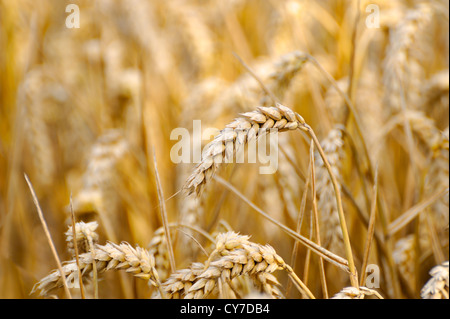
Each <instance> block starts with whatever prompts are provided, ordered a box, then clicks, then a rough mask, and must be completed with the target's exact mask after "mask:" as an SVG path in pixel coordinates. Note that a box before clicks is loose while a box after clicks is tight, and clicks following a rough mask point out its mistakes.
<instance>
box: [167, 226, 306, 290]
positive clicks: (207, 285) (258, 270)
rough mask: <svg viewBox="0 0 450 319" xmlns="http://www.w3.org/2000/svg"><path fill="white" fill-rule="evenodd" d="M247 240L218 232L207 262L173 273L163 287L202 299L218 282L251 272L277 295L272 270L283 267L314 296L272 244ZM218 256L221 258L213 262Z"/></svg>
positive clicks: (239, 236) (257, 280) (298, 283)
mask: <svg viewBox="0 0 450 319" xmlns="http://www.w3.org/2000/svg"><path fill="white" fill-rule="evenodd" d="M248 239H249V237H248V236H242V235H239V234H237V233H234V232H229V233H225V234H220V235H218V237H217V241H216V249H215V250H214V252H213V253H211V255H210V256H211V257H210V259H209V260H208V262H207V264H206V265H203V264H200V263H194V264H193V265H192V266H191V267H190V268H189V269H183V270H180V271H178V272H176V273H174V274H172V276H171V277H169V279H168V280H167V281H166V282H165V283H163V290H164V291H165V293H166V294H167V296H168V297H169V298H179V297H183V298H185V299H201V298H206V297H207V296H208V295H209V294H210V293H211V292H212V291H213V290H214V289H216V287H217V286H218V284H219V281H220V282H222V283H231V281H232V280H233V279H234V278H236V277H239V276H243V275H248V276H250V277H251V278H252V279H253V280H254V282H255V283H256V284H257V285H260V286H262V287H263V290H264V291H265V292H266V293H269V294H271V295H274V293H275V295H278V292H277V290H276V289H273V287H272V286H273V285H277V284H278V281H277V280H276V278H275V277H274V276H273V275H271V273H273V272H274V271H276V270H283V269H284V270H286V271H287V272H288V274H289V275H290V276H291V278H293V280H294V282H295V283H296V284H297V285H299V286H300V289H301V290H302V291H303V292H305V294H306V295H307V296H308V297H310V298H314V296H313V295H312V293H311V292H310V291H309V289H308V288H307V287H306V286H305V285H304V284H303V283H302V282H301V280H300V279H299V278H298V277H297V276H296V275H295V273H294V272H293V270H292V268H291V267H290V266H289V265H287V264H286V263H285V262H284V260H283V258H281V257H280V256H279V255H278V254H277V253H276V252H275V250H274V249H273V248H272V247H271V246H269V245H266V246H262V245H259V244H255V243H252V242H250V241H249V240H248ZM218 255H219V256H220V257H219V258H217V259H215V260H214V261H211V259H212V258H214V256H218Z"/></svg>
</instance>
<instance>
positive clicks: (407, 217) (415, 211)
mask: <svg viewBox="0 0 450 319" xmlns="http://www.w3.org/2000/svg"><path fill="white" fill-rule="evenodd" d="M448 192H449V189H448V188H445V189H443V190H441V191H439V192H437V193H435V194H434V195H432V196H430V197H429V198H427V199H424V200H423V201H421V202H420V203H418V204H416V205H414V206H413V207H411V208H410V209H408V210H407V211H406V212H404V213H403V214H402V215H401V216H399V217H398V218H397V219H395V220H394V221H393V222H391V223H390V224H389V226H388V230H387V236H388V237H391V236H392V235H394V234H395V233H397V232H398V231H399V230H400V229H402V228H403V227H405V226H406V225H407V224H409V223H410V222H411V221H412V220H414V218H416V217H417V216H418V215H419V214H420V213H421V212H422V211H424V210H425V208H427V207H428V206H430V205H432V204H433V203H434V202H436V201H437V200H438V199H439V198H441V197H442V196H444V195H446V194H448Z"/></svg>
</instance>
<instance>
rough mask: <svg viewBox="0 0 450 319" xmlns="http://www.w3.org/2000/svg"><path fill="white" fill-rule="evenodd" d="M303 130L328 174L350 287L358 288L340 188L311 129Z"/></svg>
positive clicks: (306, 127)
mask: <svg viewBox="0 0 450 319" xmlns="http://www.w3.org/2000/svg"><path fill="white" fill-rule="evenodd" d="M304 128H305V129H306V130H307V132H308V133H309V135H310V136H311V138H312V139H313V141H314V144H315V145H316V147H317V150H318V151H319V154H320V156H321V157H322V160H323V163H324V164H325V167H326V168H327V171H328V174H329V175H330V179H331V183H332V184H333V188H334V192H335V195H336V204H337V209H338V214H339V222H340V224H341V230H342V237H343V239H344V245H345V254H346V257H347V260H348V267H349V269H350V282H351V284H352V286H354V287H355V288H358V287H359V285H358V275H357V272H356V268H355V263H354V261H353V253H352V247H351V244H350V237H349V235H348V229H347V223H346V222H345V215H344V209H343V207H342V198H341V191H340V187H339V185H338V182H337V179H336V176H334V174H333V171H332V169H331V166H330V163H329V162H328V160H327V158H326V156H325V153H324V151H323V149H322V146H321V145H320V142H319V140H318V139H317V136H316V134H315V133H314V131H313V129H312V128H311V127H310V126H309V125H307V124H304Z"/></svg>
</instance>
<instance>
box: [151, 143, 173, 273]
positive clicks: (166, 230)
mask: <svg viewBox="0 0 450 319" xmlns="http://www.w3.org/2000/svg"><path fill="white" fill-rule="evenodd" d="M153 165H154V168H155V181H156V188H157V191H158V198H159V204H160V210H161V220H162V223H163V226H164V235H165V236H166V242H167V250H168V253H169V261H170V268H171V270H172V272H175V270H176V269H177V268H176V266H175V256H174V253H173V246H172V239H171V238H170V231H169V221H168V218H167V211H166V203H165V201H164V194H163V191H162V187H161V181H160V179H159V173H158V166H157V163H156V154H155V149H153Z"/></svg>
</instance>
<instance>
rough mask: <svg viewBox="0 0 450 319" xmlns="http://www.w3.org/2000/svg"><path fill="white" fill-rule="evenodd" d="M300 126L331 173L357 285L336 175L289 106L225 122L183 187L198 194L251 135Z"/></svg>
mask: <svg viewBox="0 0 450 319" xmlns="http://www.w3.org/2000/svg"><path fill="white" fill-rule="evenodd" d="M297 128H299V129H301V130H302V131H304V132H306V133H307V134H308V135H309V136H310V137H311V139H312V140H313V142H314V144H315V146H316V147H317V149H318V151H319V154H320V156H321V157H322V159H323V162H324V165H325V167H326V169H327V171H328V174H329V175H330V179H331V183H332V184H333V188H334V191H335V197H336V204H337V209H338V214H339V221H340V226H341V229H342V235H343V240H344V246H345V253H346V257H347V260H348V267H349V270H350V281H351V284H352V286H354V287H358V286H359V284H358V275H357V272H356V268H355V264H354V261H353V255H352V249H351V244H350V238H349V235H348V230H347V225H346V222H345V216H344V210H343V206H342V197H341V192H340V187H339V184H338V181H337V179H336V176H335V175H334V174H333V171H332V168H331V166H330V164H329V162H328V160H327V158H326V156H325V153H324V151H323V149H322V147H321V145H320V142H319V140H318V139H317V136H316V134H315V133H314V131H313V129H312V128H311V127H310V126H309V125H308V124H306V122H305V120H304V119H303V117H302V116H300V115H299V114H298V113H296V112H294V111H292V110H291V109H290V108H288V107H286V106H284V105H282V104H280V103H276V104H275V106H272V107H261V106H260V107H258V108H257V109H256V110H255V111H252V112H246V113H243V114H240V117H238V118H236V119H235V120H234V121H233V122H232V123H231V124H228V125H227V126H226V128H225V129H223V130H222V131H221V132H220V133H219V134H218V135H217V136H216V137H215V138H214V140H213V141H212V142H211V143H209V144H208V145H207V146H206V148H205V150H204V151H203V153H202V160H201V162H200V163H199V164H198V165H197V167H196V168H195V169H194V172H193V173H192V174H191V175H190V176H189V178H188V179H187V181H186V183H185V185H184V189H185V190H186V192H187V193H188V194H189V195H190V194H192V193H194V192H195V193H196V194H197V196H199V195H200V194H201V193H202V190H203V188H204V187H205V185H206V184H207V183H208V182H209V181H210V180H211V178H212V177H213V176H214V173H215V172H216V170H217V168H218V167H219V166H220V164H222V163H223V162H225V163H230V162H232V158H233V157H234V155H235V154H236V153H238V152H240V151H242V150H243V147H244V146H245V145H246V144H247V143H249V142H250V141H252V140H254V139H258V138H259V137H260V136H262V135H264V134H266V133H267V130H268V129H276V130H277V131H280V132H282V131H287V130H295V129H297Z"/></svg>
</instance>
